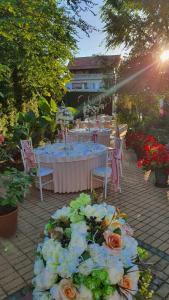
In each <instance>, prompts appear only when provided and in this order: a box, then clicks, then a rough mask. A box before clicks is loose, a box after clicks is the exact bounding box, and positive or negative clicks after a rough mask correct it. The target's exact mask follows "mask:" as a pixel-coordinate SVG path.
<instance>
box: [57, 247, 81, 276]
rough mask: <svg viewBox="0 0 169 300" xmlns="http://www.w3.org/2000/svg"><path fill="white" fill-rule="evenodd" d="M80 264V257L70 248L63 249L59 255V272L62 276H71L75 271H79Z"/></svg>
mask: <svg viewBox="0 0 169 300" xmlns="http://www.w3.org/2000/svg"><path fill="white" fill-rule="evenodd" d="M78 265H79V257H78V256H77V255H76V253H73V252H70V251H69V250H68V249H63V250H62V252H61V253H60V257H59V265H58V267H57V273H58V274H59V275H60V276H61V277H62V278H69V277H71V275H72V274H73V273H76V272H77V266H78Z"/></svg>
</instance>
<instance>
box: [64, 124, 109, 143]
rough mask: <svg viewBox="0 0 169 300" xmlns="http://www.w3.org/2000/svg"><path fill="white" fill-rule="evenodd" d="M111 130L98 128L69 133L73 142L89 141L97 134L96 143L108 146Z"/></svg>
mask: <svg viewBox="0 0 169 300" xmlns="http://www.w3.org/2000/svg"><path fill="white" fill-rule="evenodd" d="M111 132H112V131H111V129H106V128H104V129H100V128H90V129H82V128H79V129H72V130H70V131H69V135H70V138H71V140H74V141H89V140H90V141H91V140H92V136H93V134H94V133H97V143H99V144H102V145H105V146H107V147H109V146H110V134H111Z"/></svg>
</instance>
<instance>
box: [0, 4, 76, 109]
mask: <svg viewBox="0 0 169 300" xmlns="http://www.w3.org/2000/svg"><path fill="white" fill-rule="evenodd" d="M74 33H75V27H74V25H73V23H72V22H71V21H70V19H69V17H68V15H67V13H66V12H65V9H64V8H63V7H61V6H60V5H58V4H57V1H55V0H48V1H47V0H38V1H37V0H1V1H0V88H1V91H0V92H1V93H0V103H1V105H2V104H3V106H4V107H5V109H6V108H7V106H8V104H9V103H11V102H12V101H13V103H14V105H15V106H16V107H17V109H18V110H20V109H21V106H22V103H23V101H28V100H30V99H31V98H32V97H33V96H36V95H42V96H44V97H50V98H54V99H59V98H61V97H62V95H63V93H64V90H65V83H66V82H67V81H68V80H69V71H68V69H67V62H68V60H69V59H71V58H72V54H73V53H74V50H75V48H76V40H75V38H74Z"/></svg>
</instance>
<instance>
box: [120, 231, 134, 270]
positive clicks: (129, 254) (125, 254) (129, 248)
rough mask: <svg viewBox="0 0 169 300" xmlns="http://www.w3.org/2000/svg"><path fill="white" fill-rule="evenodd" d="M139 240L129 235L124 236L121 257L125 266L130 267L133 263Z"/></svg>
mask: <svg viewBox="0 0 169 300" xmlns="http://www.w3.org/2000/svg"><path fill="white" fill-rule="evenodd" d="M137 247H138V243H137V241H136V240H135V239H134V238H133V237H131V236H128V235H125V236H123V249H122V250H121V253H120V257H121V260H122V262H123V264H124V267H126V268H128V267H130V266H131V265H133V261H134V259H135V258H136V256H137Z"/></svg>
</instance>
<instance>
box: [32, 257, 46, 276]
mask: <svg viewBox="0 0 169 300" xmlns="http://www.w3.org/2000/svg"><path fill="white" fill-rule="evenodd" d="M43 269H44V263H43V260H42V259H41V258H40V257H38V258H37V259H36V260H35V264H34V274H35V275H38V274H40V273H41V272H42V271H43Z"/></svg>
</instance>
